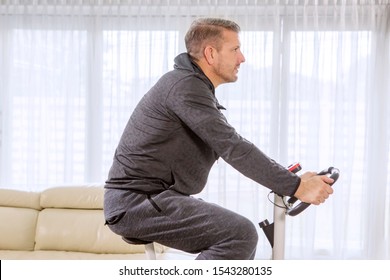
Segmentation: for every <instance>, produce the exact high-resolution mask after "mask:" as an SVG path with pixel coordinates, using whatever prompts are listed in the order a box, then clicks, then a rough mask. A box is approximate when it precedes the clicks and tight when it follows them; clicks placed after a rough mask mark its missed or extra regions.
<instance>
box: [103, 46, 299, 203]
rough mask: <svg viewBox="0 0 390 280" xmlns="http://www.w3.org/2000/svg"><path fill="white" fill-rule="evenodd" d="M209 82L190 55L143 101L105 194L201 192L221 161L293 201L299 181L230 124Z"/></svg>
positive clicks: (126, 132) (116, 157) (180, 58)
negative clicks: (124, 191)
mask: <svg viewBox="0 0 390 280" xmlns="http://www.w3.org/2000/svg"><path fill="white" fill-rule="evenodd" d="M222 109H224V108H223V107H222V106H221V105H219V103H218V101H217V99H216V97H215V89H214V86H213V84H212V83H211V81H210V80H209V79H208V78H207V77H206V75H205V74H204V73H203V71H202V70H201V69H200V67H198V66H197V65H196V64H195V63H194V62H193V61H191V59H190V57H189V56H188V54H186V53H183V54H180V55H178V56H177V57H176V58H175V66H174V70H172V71H170V72H168V73H166V74H165V75H163V76H162V77H161V78H160V80H159V81H158V82H157V83H156V84H155V85H154V86H153V87H152V88H151V89H150V90H149V92H147V93H146V94H145V95H144V97H143V98H142V99H141V100H140V102H139V104H138V105H137V106H136V108H135V110H134V112H133V113H132V115H131V117H130V119H129V121H128V123H127V126H126V128H125V130H124V132H123V135H122V137H121V139H120V142H119V145H118V147H117V149H116V151H115V155H114V159H113V164H112V167H111V169H110V172H109V175H108V180H107V181H106V185H105V187H106V188H112V189H128V190H132V191H134V192H139V193H145V194H156V193H160V192H162V191H164V190H166V189H172V190H175V191H177V192H179V193H182V194H185V195H193V194H197V193H199V192H201V191H202V190H203V189H204V187H205V185H206V183H207V177H208V175H209V172H210V169H211V168H212V166H213V164H214V163H215V161H216V160H217V159H218V158H219V157H221V158H222V159H223V160H224V161H226V162H227V163H228V164H230V165H231V166H233V167H234V168H235V169H236V170H238V171H239V172H240V173H242V174H243V175H245V176H247V177H249V178H250V179H252V180H254V181H256V182H257V183H259V184H261V185H263V186H265V187H267V188H269V189H271V190H273V191H274V192H276V193H278V194H280V195H289V196H291V195H293V194H294V193H295V191H296V190H297V188H298V186H299V184H300V177H298V176H297V175H295V174H293V173H291V172H289V171H288V170H286V168H285V167H283V166H281V165H279V164H278V163H276V162H275V161H274V160H272V159H270V158H269V157H267V156H266V155H265V154H264V153H263V152H261V151H260V150H259V149H258V148H257V147H256V146H255V145H254V144H253V143H251V142H249V141H247V140H246V139H244V138H243V137H241V136H240V135H239V134H238V133H237V132H236V130H235V129H234V128H233V127H232V126H231V125H230V124H229V123H228V122H227V120H226V118H225V117H224V115H223V114H222V113H221V110H222Z"/></svg>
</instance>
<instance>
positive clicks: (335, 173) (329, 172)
mask: <svg viewBox="0 0 390 280" xmlns="http://www.w3.org/2000/svg"><path fill="white" fill-rule="evenodd" d="M317 175H330V176H329V177H330V178H331V179H333V180H334V181H333V183H332V184H330V185H331V186H332V185H333V184H334V183H336V181H337V179H338V178H339V176H340V171H339V170H338V169H337V168H335V167H329V168H328V169H324V170H322V171H321V172H319V173H317ZM297 200H298V199H297V198H296V197H294V196H292V197H290V199H289V200H288V201H287V202H288V203H289V204H294V203H295V202H296V201H297ZM309 206H310V203H307V202H301V203H299V204H298V205H297V206H295V207H293V208H291V209H288V210H287V211H286V214H287V215H289V216H296V215H298V214H299V213H301V212H302V211H303V210H305V209H306V208H307V207H309Z"/></svg>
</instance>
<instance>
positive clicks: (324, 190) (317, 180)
mask: <svg viewBox="0 0 390 280" xmlns="http://www.w3.org/2000/svg"><path fill="white" fill-rule="evenodd" d="M333 182H334V180H333V179H331V178H329V177H328V176H326V175H321V176H320V175H317V173H315V172H306V173H305V174H303V175H302V176H301V183H300V185H299V187H298V189H297V191H296V192H295V194H294V196H295V197H296V198H298V199H299V200H300V201H302V202H307V203H310V204H315V205H319V204H320V203H323V202H325V200H326V199H327V198H328V197H329V195H331V194H332V193H333V189H332V187H331V186H330V185H329V184H332V183H333Z"/></svg>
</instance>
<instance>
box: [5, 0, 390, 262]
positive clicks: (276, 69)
mask: <svg viewBox="0 0 390 280" xmlns="http://www.w3.org/2000/svg"><path fill="white" fill-rule="evenodd" d="M389 6H390V3H389V1H388V0H382V1H380V0H378V1H370V0H360V1H358V0H354V1H353V0H351V1H349V0H344V1H337V0H334V1H326V0H324V1H319V0H318V1H309V0H307V1H299V0H295V1H290V0H286V1H277V0H274V1H266V0H264V1H261V0H258V1H256V0H252V1H250V0H247V1H232V0H224V1H217V0H197V1H190V0H176V1H174V0H171V1H169V0H166V1H163V0H150V1H141V0H138V1H131V0H127V1H126V0H122V1H119V0H111V1H108V0H107V1H105V0H100V1H93V0H90V1H82V0H73V1H70V0H36V1H34V0H1V1H0V187H2V188H13V189H24V190H31V191H39V190H42V189H44V188H47V187H49V186H54V185H60V184H78V183H85V182H101V183H103V182H104V180H105V179H106V176H107V172H108V169H109V167H110V165H111V159H112V156H113V153H114V150H115V148H116V145H117V143H118V140H119V137H120V135H121V133H122V129H123V128H124V126H125V124H126V122H127V119H128V117H129V115H130V114H131V111H132V110H133V108H134V106H135V105H136V104H137V102H138V100H139V99H140V98H141V96H142V95H143V94H144V93H145V92H146V91H147V90H148V89H149V87H150V86H151V85H152V84H153V83H154V82H155V81H156V79H158V78H159V76H160V75H161V74H163V73H165V72H166V71H167V70H169V69H172V64H173V58H174V57H175V55H176V54H178V53H179V52H182V51H184V44H183V37H184V34H185V32H186V30H187V28H188V26H189V24H190V22H191V21H192V20H193V19H194V18H196V17H200V16H219V17H226V18H230V19H233V20H236V21H237V22H238V23H239V24H240V25H241V27H242V33H241V41H242V51H243V53H244V55H245V56H246V62H245V63H244V64H243V65H242V67H241V69H240V74H239V80H238V82H236V83H234V84H227V85H223V86H221V87H220V88H218V89H217V97H218V99H219V101H220V103H221V104H223V105H224V106H225V107H227V108H228V110H227V111H226V116H227V118H228V119H229V121H230V123H231V124H233V125H234V126H235V127H236V128H237V130H238V131H239V132H240V133H241V134H242V135H243V136H244V137H246V138H247V139H249V140H250V141H252V142H254V143H255V144H256V145H257V146H258V147H259V148H261V149H262V150H263V151H264V152H266V153H267V154H269V155H270V156H271V157H273V158H274V159H276V160H277V161H279V162H280V163H282V164H283V165H286V166H287V165H288V164H290V163H292V162H294V161H300V162H301V164H302V166H303V169H304V170H312V171H320V170H322V169H324V168H327V167H328V166H336V167H338V168H339V169H340V170H341V178H340V179H339V181H338V182H337V184H336V185H335V194H334V195H333V196H332V197H331V198H330V199H329V200H328V202H327V203H326V204H323V205H321V206H319V207H314V206H312V207H309V208H308V209H307V210H306V211H305V212H304V213H303V214H302V215H300V216H297V217H294V218H288V219H287V229H286V258H289V259H389V258H390V222H389V221H390V206H389V205H390V176H389V175H388V174H389V173H390V149H389V143H390V135H389V124H390V119H389V118H390V117H389V114H388V113H387V112H388V111H389V110H390V100H389V99H390V97H389V96H390V85H389V84H390V79H389V72H390V7H389ZM259 172H261V170H259ZM268 193H269V190H267V189H265V188H263V187H261V186H259V185H257V184H256V183H254V182H251V181H250V180H248V179H247V178H244V177H243V176H242V175H240V174H238V173H237V172H236V171H234V170H233V169H232V168H231V167H229V166H228V165H226V163H224V162H223V160H219V161H218V163H217V164H216V165H215V167H214V168H213V170H212V172H211V174H210V178H209V183H208V185H207V187H206V189H205V190H204V192H202V193H201V194H200V195H199V196H201V197H203V198H204V199H206V200H208V201H211V202H216V203H218V204H221V205H223V206H225V207H227V208H229V209H231V210H233V211H236V212H239V213H241V214H243V215H245V216H247V217H248V218H250V219H251V220H253V222H254V223H257V222H259V221H260V220H263V219H265V218H268V219H272V209H273V206H272V204H271V203H270V202H269V201H268V200H267V195H268ZM259 236H260V241H259V249H258V258H269V257H270V254H271V249H270V246H269V244H268V243H267V241H266V239H265V238H264V236H263V234H262V232H261V231H260V229H259Z"/></svg>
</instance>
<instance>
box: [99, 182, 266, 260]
mask: <svg viewBox="0 0 390 280" xmlns="http://www.w3.org/2000/svg"><path fill="white" fill-rule="evenodd" d="M104 213H105V217H106V221H107V224H108V226H109V228H110V229H111V230H112V231H113V232H114V233H116V234H118V235H120V236H124V237H128V238H137V239H141V240H145V241H154V242H157V243H160V244H162V245H165V246H168V247H171V248H175V249H179V250H182V251H185V252H188V253H199V255H198V257H197V259H202V260H218V259H225V260H227V259H229V260H233V259H236V260H237V259H238V260H246V259H254V256H255V253H256V245H257V240H258V235H257V231H256V228H255V226H254V224H253V223H252V222H251V221H250V220H248V219H247V218H245V217H243V216H241V215H239V214H237V213H235V212H232V211H230V210H227V209H225V208H223V207H220V206H218V205H216V204H212V203H208V202H205V201H203V200H200V199H196V198H193V197H191V196H185V195H183V194H180V193H177V192H175V191H172V190H167V191H164V192H162V193H160V194H157V195H152V196H151V197H150V198H148V197H147V196H146V195H144V194H137V193H134V192H130V191H126V190H116V189H115V190H114V189H106V191H105V196H104Z"/></svg>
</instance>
